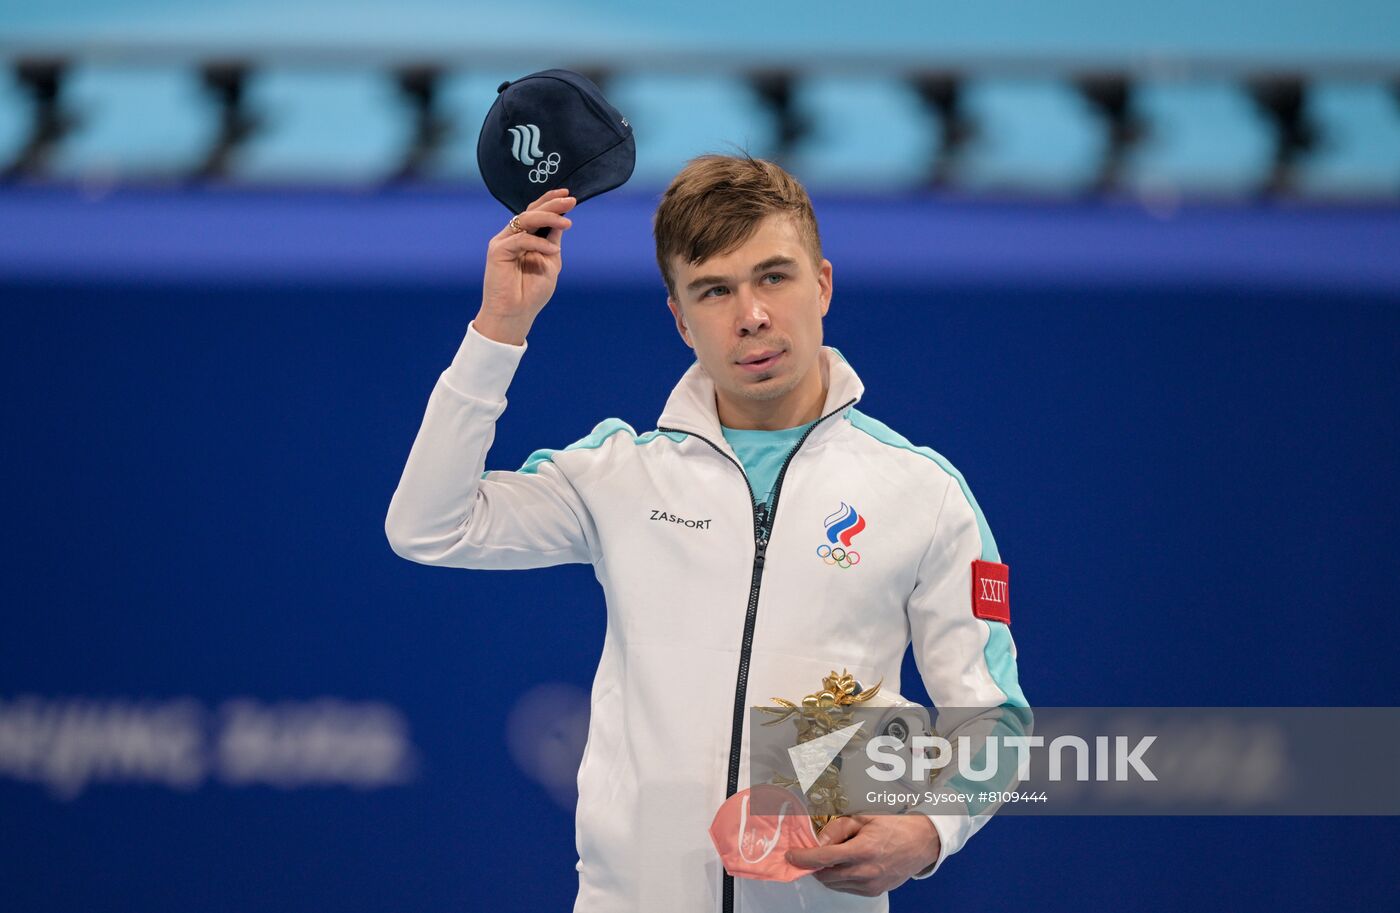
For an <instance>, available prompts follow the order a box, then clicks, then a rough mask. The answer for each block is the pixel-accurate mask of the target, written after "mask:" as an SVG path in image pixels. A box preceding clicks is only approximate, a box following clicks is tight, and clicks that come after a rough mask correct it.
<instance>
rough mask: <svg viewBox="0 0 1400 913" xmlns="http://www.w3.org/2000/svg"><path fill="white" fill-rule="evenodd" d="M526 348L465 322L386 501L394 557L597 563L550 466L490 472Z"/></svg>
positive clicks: (564, 481) (564, 486)
mask: <svg viewBox="0 0 1400 913" xmlns="http://www.w3.org/2000/svg"><path fill="white" fill-rule="evenodd" d="M528 346H529V343H528V342H526V343H525V344H523V345H519V346H517V345H511V344H509V343H504V342H498V341H496V340H494V339H489V338H487V337H486V336H483V335H482V334H481V333H479V332H477V330H476V327H475V325H474V324H473V323H469V324H468V325H467V333H466V336H465V338H464V339H463V340H462V344H461V346H460V347H459V349H458V351H457V354H456V356H455V357H454V358H453V360H452V364H451V365H449V366H448V368H447V369H446V370H445V371H443V372H442V374H441V375H440V376H439V378H438V380H437V383H436V385H435V386H434V387H433V391H432V394H431V395H430V396H429V398H428V408H427V412H426V413H425V414H424V416H423V424H422V426H421V427H420V428H419V429H418V437H417V438H416V439H415V440H414V442H413V449H412V450H411V451H410V452H409V455H408V461H407V463H406V464H405V465H404V470H403V475H402V477H401V478H400V479H399V485H398V488H397V489H396V490H395V491H394V496H393V498H392V500H391V501H390V502H389V513H388V516H387V517H386V518H385V521H384V532H385V534H386V535H387V536H388V538H389V545H390V547H391V548H392V549H393V550H394V553H395V554H397V555H399V556H401V557H403V558H407V559H409V560H410V561H416V562H418V563H420V564H433V565H441V566H444V567H463V568H485V569H508V568H532V567H547V566H550V565H555V564H574V563H584V564H586V563H591V562H592V561H593V560H594V556H595V553H596V543H597V533H596V530H595V529H594V527H593V523H592V519H591V518H590V517H589V514H588V510H587V508H586V507H585V505H584V503H583V501H582V500H581V499H580V497H579V495H578V492H577V491H575V489H574V487H573V485H572V484H570V482H569V480H568V478H566V477H565V475H564V473H563V472H561V471H560V469H559V467H558V466H556V465H555V464H554V462H553V461H552V460H547V459H546V460H541V461H535V460H531V461H530V464H529V471H525V470H524V469H523V468H522V470H521V471H517V472H501V471H492V472H485V471H484V468H485V465H486V454H487V451H489V450H490V449H491V443H492V441H493V440H494V439H495V436H496V420H497V419H498V418H499V417H500V415H501V413H502V412H504V411H505V407H506V396H505V393H506V388H507V387H508V386H509V385H510V381H511V379H512V378H513V377H514V376H515V371H516V368H517V367H519V364H520V359H521V357H522V356H523V355H524V354H525V350H526V348H528Z"/></svg>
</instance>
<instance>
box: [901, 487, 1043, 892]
mask: <svg viewBox="0 0 1400 913" xmlns="http://www.w3.org/2000/svg"><path fill="white" fill-rule="evenodd" d="M950 469H951V467H950ZM950 476H951V478H950V479H949V480H948V484H947V487H946V488H945V489H944V493H943V498H942V505H941V507H940V509H939V512H938V519H937V522H936V525H935V529H934V533H933V538H932V540H931V541H930V543H929V547H928V549H927V550H926V551H925V553H924V555H923V558H922V560H921V561H920V564H919V570H918V575H917V581H916V584H915V586H914V590H913V592H912V594H911V595H910V597H909V602H908V606H907V611H908V617H909V627H910V637H911V640H912V642H913V647H914V660H915V662H916V664H917V665H918V668H919V674H920V676H921V677H922V679H923V682H924V685H925V687H926V688H927V689H928V693H929V697H930V698H931V699H932V700H933V703H934V705H935V707H937V708H938V723H937V729H938V732H939V734H940V735H942V736H943V737H944V738H946V739H948V740H949V741H950V742H951V743H953V744H954V745H956V744H957V740H958V737H959V736H961V735H968V736H970V737H971V738H973V739H978V738H980V737H983V736H986V735H998V736H1002V737H1004V736H1007V735H1027V734H1029V731H1030V727H1031V723H1032V718H1031V713H1030V707H1029V705H1028V704H1027V703H1026V697H1025V695H1024V694H1023V693H1022V691H1021V686H1020V682H1019V679H1018V675H1017V668H1016V644H1015V642H1014V641H1013V640H1012V638H1011V630H1010V628H1009V627H1008V626H1007V625H1006V624H1003V623H1002V622H999V621H989V620H986V619H983V618H978V617H977V616H976V615H974V614H973V613H972V562H973V561H975V560H978V559H981V560H984V561H995V562H1000V561H1001V556H1000V554H999V552H998V551H997V545H996V540H995V539H994V538H993V537H992V533H991V530H990V528H988V526H987V522H986V520H985V518H984V517H983V516H982V511H981V509H980V508H979V507H978V506H977V501H976V499H974V498H973V496H972V492H971V491H970V490H969V489H968V487H967V483H966V482H965V481H964V480H963V478H962V476H961V474H960V473H958V472H957V470H956V469H951V472H950ZM977 767H978V769H981V767H982V764H980V763H979V764H977ZM1001 769H1002V770H1003V771H1005V770H1006V768H1001ZM958 782H959V781H958V780H957V779H956V778H955V779H954V783H955V784H957V783H958ZM982 786H983V788H986V789H996V788H997V786H996V784H982ZM954 788H957V789H959V791H963V790H962V787H960V786H955V787H954ZM1001 788H1003V789H1009V788H1011V787H1010V786H1008V785H1003V786H1002V787H1001ZM943 807H944V808H946V807H947V806H943ZM994 810H995V809H994V807H993V806H974V807H973V808H969V809H967V814H946V813H936V814H930V815H929V817H930V819H932V821H933V825H934V828H935V829H936V830H937V831H938V836H939V841H940V843H941V844H942V849H941V851H940V853H939V857H938V859H937V860H936V861H935V862H934V864H933V865H932V866H931V867H930V868H929V869H927V870H926V871H924V872H921V873H919V874H918V875H916V876H914V877H915V878H927V877H929V876H930V875H932V874H933V873H934V872H936V871H937V870H938V868H939V866H941V865H942V864H943V861H944V860H945V859H947V858H948V857H949V856H951V855H952V854H954V853H956V852H957V851H958V850H960V849H962V847H963V844H964V843H966V842H967V840H968V838H970V837H971V836H972V835H973V834H975V833H976V832H977V831H978V830H980V829H981V827H982V826H983V825H984V824H986V822H987V821H988V820H989V818H990V816H991V812H992V811H994Z"/></svg>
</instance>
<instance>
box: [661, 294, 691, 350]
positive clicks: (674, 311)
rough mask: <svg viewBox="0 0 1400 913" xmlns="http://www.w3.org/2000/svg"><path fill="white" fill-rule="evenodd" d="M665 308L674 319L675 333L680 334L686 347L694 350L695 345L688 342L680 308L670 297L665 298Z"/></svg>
mask: <svg viewBox="0 0 1400 913" xmlns="http://www.w3.org/2000/svg"><path fill="white" fill-rule="evenodd" d="M666 306H667V307H668V308H670V309H671V316H672V317H675V318H676V332H677V333H680V334H681V339H683V340H685V344H686V345H687V346H689V347H690V348H692V349H693V348H695V343H693V342H691V341H690V330H688V329H686V325H685V318H684V317H682V316H681V306H680V305H679V304H677V303H676V299H674V298H672V297H671V296H670V295H667V296H666Z"/></svg>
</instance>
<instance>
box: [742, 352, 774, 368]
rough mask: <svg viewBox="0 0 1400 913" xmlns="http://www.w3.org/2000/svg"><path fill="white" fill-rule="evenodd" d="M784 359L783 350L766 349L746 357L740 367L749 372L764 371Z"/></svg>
mask: <svg viewBox="0 0 1400 913" xmlns="http://www.w3.org/2000/svg"><path fill="white" fill-rule="evenodd" d="M782 357H783V350H782V349H765V350H764V351H762V352H754V353H753V354H751V355H745V356H744V359H743V361H741V362H739V367H741V368H744V369H745V370H749V371H762V370H763V369H765V368H769V367H772V366H773V365H774V364H775V363H776V362H777V361H778V359H779V358H782Z"/></svg>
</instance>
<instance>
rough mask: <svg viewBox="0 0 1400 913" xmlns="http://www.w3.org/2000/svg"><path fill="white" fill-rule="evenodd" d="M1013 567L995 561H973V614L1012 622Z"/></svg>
mask: <svg viewBox="0 0 1400 913" xmlns="http://www.w3.org/2000/svg"><path fill="white" fill-rule="evenodd" d="M1010 582H1011V568H1009V567H1007V566H1006V565H1004V564H998V563H997V562H995V561H974V562H972V614H973V615H976V616H977V617H978V618H985V619H987V620H988V621H1000V622H1002V623H1003V624H1008V625H1009V624H1011V600H1010Z"/></svg>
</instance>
